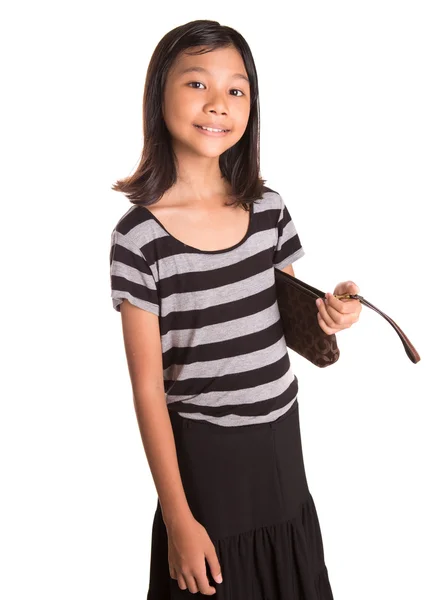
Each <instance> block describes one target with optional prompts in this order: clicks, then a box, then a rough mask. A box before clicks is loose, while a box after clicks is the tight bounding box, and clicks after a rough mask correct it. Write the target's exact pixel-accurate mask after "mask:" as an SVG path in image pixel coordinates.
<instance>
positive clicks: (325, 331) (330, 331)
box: [318, 313, 339, 335]
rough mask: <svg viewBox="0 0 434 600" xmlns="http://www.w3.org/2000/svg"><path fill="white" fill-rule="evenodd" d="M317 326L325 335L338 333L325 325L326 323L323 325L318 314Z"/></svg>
mask: <svg viewBox="0 0 434 600" xmlns="http://www.w3.org/2000/svg"><path fill="white" fill-rule="evenodd" d="M318 324H319V326H320V327H321V329H322V330H323V331H324V333H326V334H327V335H331V334H332V333H337V332H338V331H339V329H335V328H333V327H329V326H328V325H327V323H325V322H324V320H323V319H322V318H321V315H320V314H319V313H318Z"/></svg>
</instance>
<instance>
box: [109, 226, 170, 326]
mask: <svg viewBox="0 0 434 600" xmlns="http://www.w3.org/2000/svg"><path fill="white" fill-rule="evenodd" d="M110 280H111V297H112V303H113V308H114V309H115V310H117V311H118V312H120V310H121V308H120V305H121V304H122V301H123V300H124V299H127V300H128V301H129V302H130V303H131V304H134V305H135V306H138V307H139V308H142V309H143V310H147V311H149V312H152V313H154V314H155V315H159V314H160V302H159V297H158V289H157V284H156V281H155V278H154V276H153V274H152V271H151V269H150V267H149V264H148V262H147V261H146V259H145V257H144V256H143V254H142V252H141V250H140V248H138V247H137V246H136V245H135V244H134V242H132V241H131V240H130V239H129V238H128V237H127V236H124V235H122V234H121V233H119V232H118V231H116V229H114V230H113V231H112V234H111V246H110Z"/></svg>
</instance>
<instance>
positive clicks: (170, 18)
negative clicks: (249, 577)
mask: <svg viewBox="0 0 434 600" xmlns="http://www.w3.org/2000/svg"><path fill="white" fill-rule="evenodd" d="M431 9H432V5H431V3H429V2H421V1H417V0H412V1H411V2H410V1H407V2H400V1H395V2H391V1H390V2H386V1H384V0H375V2H374V1H371V0H365V2H352V1H348V0H347V1H345V2H344V1H340V2H337V1H329V2H289V3H288V2H285V3H282V4H281V5H280V4H279V3H277V2H266V3H263V4H262V5H257V6H256V8H255V7H254V6H253V5H251V4H250V3H249V4H247V3H246V4H245V5H239V4H236V3H234V2H232V1H226V0H222V1H221V2H219V3H218V5H215V9H214V10H213V9H212V7H211V6H210V5H208V6H207V5H206V4H205V3H200V2H187V3H185V2H181V3H178V2H177V3H173V4H171V3H170V2H164V3H163V2H161V3H154V2H152V3H151V2H133V1H128V0H124V2H122V3H121V2H107V1H106V2H104V3H103V2H95V1H94V2H89V1H87V2H74V3H72V2H70V3H64V2H56V3H55V2H33V3H30V2H27V3H26V2H17V3H14V4H13V5H11V7H10V8H9V11H8V13H7V14H4V15H3V17H4V18H2V21H3V24H2V36H1V40H2V41H1V45H2V48H1V49H2V71H3V75H2V81H3V84H4V85H3V92H2V97H1V102H2V110H1V131H2V134H1V146H2V160H1V165H2V204H1V209H0V210H1V213H2V227H1V233H2V235H1V250H2V276H1V282H2V290H1V303H2V311H1V314H2V335H1V338H2V351H3V360H2V363H3V367H4V369H3V373H2V376H1V387H2V390H1V415H0V417H1V419H0V444H1V448H0V450H1V473H0V476H1V485H2V490H3V491H2V493H1V523H0V525H1V535H0V540H1V541H0V544H1V546H0V549H1V554H2V556H1V562H0V564H1V571H2V577H1V579H0V595H1V597H2V598H5V600H16V599H20V600H21V599H23V600H24V599H26V600H27V599H28V598H44V600H54V599H55V600H58V599H60V598H61V599H62V600H70V599H71V600H72V599H74V600H77V599H78V598H80V600H91V599H92V600H95V599H99V598H101V599H104V600H110V599H116V600H119V599H121V598H122V599H124V598H125V599H126V598H128V600H136V599H137V600H139V599H143V598H145V597H146V596H145V594H146V592H147V584H148V577H149V556H150V535H151V525H152V519H153V515H154V510H155V507H156V502H157V495H156V490H155V487H154V483H153V480H152V476H151V474H150V470H149V467H148V464H147V460H146V456H145V453H144V450H143V447H142V444H141V440H140V435H139V429H138V426H137V422H136V417H135V414H134V408H133V401H132V392H131V387H130V381H129V377H128V371H127V364H126V358H125V354H124V348H123V340H122V333H121V320H120V315H119V313H116V312H115V311H114V309H113V308H112V302H111V298H110V281H109V244H110V234H111V231H112V229H113V227H114V226H115V224H116V222H117V221H118V219H119V218H120V217H121V216H122V215H123V213H124V212H126V210H128V208H129V206H130V204H129V201H128V199H127V198H126V197H124V196H123V195H121V194H119V193H116V192H113V191H111V189H110V188H111V185H112V184H113V183H114V182H115V180H117V179H119V178H121V177H124V176H126V175H128V174H129V173H131V172H132V171H133V169H134V168H135V166H136V164H137V163H138V159H139V155H140V151H141V145H142V115H141V108H142V94H143V86H144V81H145V75H146V69H147V65H148V62H149V59H150V57H151V54H152V52H153V50H154V48H155V46H156V44H157V43H158V41H159V40H160V38H161V37H162V36H163V35H164V34H165V33H166V32H167V31H169V30H170V29H172V28H173V27H176V26H178V25H181V24H183V23H186V22H187V21H190V20H194V19H199V18H201V19H203V18H209V19H215V20H218V21H219V22H220V23H221V24H224V25H229V26H231V27H234V28H235V29H237V30H238V31H240V33H242V34H243V36H244V37H245V38H246V40H247V42H248V43H249V44H250V46H251V49H252V52H253V55H254V57H255V61H256V66H257V70H258V75H259V86H260V109H261V174H262V176H263V177H264V178H265V179H266V180H267V185H269V186H270V187H272V188H273V189H276V190H277V191H279V192H280V193H281V195H282V196H283V198H284V200H285V202H286V204H287V206H288V208H289V210H290V213H291V215H292V217H293V219H294V222H295V224H296V227H297V229H298V232H299V235H300V239H301V241H302V244H303V246H304V248H305V251H306V255H305V256H304V257H303V258H302V259H300V260H299V261H297V262H296V263H295V265H294V270H295V275H296V276H297V277H299V278H300V279H303V280H305V281H307V282H309V283H311V284H312V285H314V286H316V287H318V288H320V289H322V290H323V291H330V292H332V291H333V289H334V286H335V285H336V284H337V283H338V282H339V281H345V280H347V279H351V280H353V281H355V282H356V283H357V285H358V286H359V288H360V293H361V294H362V295H364V296H365V297H366V298H367V299H368V300H369V301H370V302H372V303H373V304H374V305H375V306H377V307H379V308H380V309H381V310H383V311H384V312H386V313H387V314H388V315H389V316H390V317H391V318H393V319H394V320H395V321H396V322H397V323H398V325H399V326H400V327H401V328H402V329H403V330H404V332H405V333H406V334H407V336H408V337H409V338H410V340H411V341H412V342H413V344H414V345H415V347H416V349H417V350H418V351H419V353H420V355H421V361H420V362H419V363H418V364H417V365H415V364H413V363H412V362H411V361H410V360H409V359H408V357H407V355H406V354H405V351H404V347H403V345H402V343H401V341H400V339H399V337H398V335H397V334H396V333H395V331H394V330H393V329H392V327H391V326H390V324H388V323H387V322H386V321H385V320H384V319H383V318H382V317H381V316H380V315H378V314H377V313H375V312H374V311H372V310H370V309H368V308H366V307H364V308H363V310H362V315H361V317H360V321H359V322H358V323H356V324H355V325H354V326H353V327H352V328H351V329H349V330H345V331H342V332H341V333H339V334H338V343H339V346H340V349H341V357H340V359H339V361H338V362H337V363H336V364H335V365H333V366H332V367H331V368H328V369H319V368H317V367H315V366H313V365H312V364H311V363H309V362H308V361H306V360H305V359H303V358H302V357H300V356H298V355H296V354H295V353H292V352H290V358H291V360H292V364H293V368H294V371H295V373H296V374H297V376H298V379H299V386H300V389H299V403H300V423H301V429H302V440H303V449H304V458H305V466H306V472H307V477H308V481H309V487H310V490H311V492H312V495H313V497H314V499H315V503H316V507H317V511H318V515H319V519H320V523H321V529H322V534H323V542H324V549H325V558H326V564H327V567H328V570H329V577H330V582H331V585H332V588H333V593H334V596H335V600H349V599H351V600H365V599H366V598H369V600H384V599H385V598H393V599H394V600H408V599H409V598H430V597H431V598H432V597H433V596H432V594H433V587H432V586H433V582H432V561H433V552H432V548H433V535H434V528H433V517H432V514H433V513H432V507H433V505H434V498H433V493H432V487H431V486H432V483H433V481H432V472H433V442H432V430H433V400H434V394H433V384H432V379H431V378H429V376H428V375H429V370H430V368H431V367H432V361H433V358H434V357H433V346H432V340H431V338H432V335H433V327H432V301H433V285H432V263H433V225H432V216H431V215H432V204H433V200H434V194H433V192H434V182H433V164H434V163H433V159H434V145H433V139H434V118H433V115H434V111H433V106H434V87H433V56H434V54H433V53H434V44H433V35H432V32H433V26H434V22H433V15H432V13H431V12H430V10H431ZM431 370H432V368H431ZM237 600H241V599H237ZM246 600H248V599H246Z"/></svg>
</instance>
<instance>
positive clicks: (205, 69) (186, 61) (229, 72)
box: [163, 47, 250, 157]
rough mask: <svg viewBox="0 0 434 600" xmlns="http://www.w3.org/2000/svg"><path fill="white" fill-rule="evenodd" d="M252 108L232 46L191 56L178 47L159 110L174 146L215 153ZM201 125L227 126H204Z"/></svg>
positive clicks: (237, 132) (236, 134) (235, 136)
mask: <svg viewBox="0 0 434 600" xmlns="http://www.w3.org/2000/svg"><path fill="white" fill-rule="evenodd" d="M249 114H250V86H249V82H248V76H247V72H246V69H245V66H244V61H243V59H242V57H241V55H240V54H239V52H238V51H237V50H236V49H235V48H232V47H231V48H219V49H218V50H213V51H211V52H207V53H205V54H197V55H194V56H191V55H188V54H185V53H182V54H181V55H180V56H179V57H178V59H177V61H176V62H175V63H174V64H173V65H172V67H171V69H170V71H169V73H168V77H167V81H166V86H165V90H164V98H163V116H164V120H165V123H166V126H167V128H168V130H169V132H170V134H171V136H172V144H173V148H174V150H175V152H180V151H181V152H182V151H184V152H185V151H189V152H193V153H196V154H197V155H199V156H206V157H217V156H220V154H223V152H225V151H226V150H227V149H228V148H230V147H231V146H233V145H235V144H236V143H237V142H238V140H239V139H240V138H241V137H242V135H243V134H244V132H245V130H246V127H247V123H248V120H249ZM199 126H209V127H211V128H214V129H225V130H229V131H227V132H224V133H214V132H209V131H204V130H202V129H200V128H199Z"/></svg>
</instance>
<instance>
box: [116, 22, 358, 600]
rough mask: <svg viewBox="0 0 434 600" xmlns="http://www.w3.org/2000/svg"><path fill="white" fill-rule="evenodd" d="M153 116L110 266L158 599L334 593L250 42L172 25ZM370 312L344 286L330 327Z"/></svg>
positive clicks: (278, 203)
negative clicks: (287, 331)
mask: <svg viewBox="0 0 434 600" xmlns="http://www.w3.org/2000/svg"><path fill="white" fill-rule="evenodd" d="M143 121H144V149H143V154H142V158H141V161H140V164H139V166H138V168H137V170H136V171H135V173H134V174H133V175H132V176H130V177H128V178H127V179H125V180H123V181H119V182H117V184H116V185H115V186H114V187H113V189H114V190H116V191H121V192H123V193H125V194H126V195H127V196H128V198H129V199H130V201H131V202H132V204H133V206H131V207H130V208H129V210H128V211H127V212H126V213H125V214H124V215H123V216H122V217H121V218H120V220H119V221H118V223H117V225H116V227H115V228H114V230H113V232H112V237H111V251H110V271H111V290H112V291H111V296H112V299H113V306H114V308H115V309H116V310H117V311H119V312H120V313H121V316H122V328H123V336H124V342H125V351H126V357H127V362H128V368H129V373H130V377H131V383H132V388H133V397H134V404H135V409H136V414H137V419H138V424H139V427H140V433H141V436H142V440H143V445H144V448H145V452H146V455H147V459H148V462H149V465H150V469H151V472H152V476H153V479H154V482H155V485H156V488H157V493H158V502H157V507H156V511H155V515H154V521H153V528H152V545H151V563H150V581H149V590H148V595H147V598H148V600H176V599H177V598H186V597H190V595H191V594H197V595H196V596H195V597H201V596H202V595H204V596H208V595H212V594H216V597H217V598H220V599H221V600H302V599H303V600H331V599H332V591H331V587H330V583H329V579H328V572H327V568H326V565H325V562H324V553H323V545H322V539H321V531H320V526H319V522H318V517H317V513H316V509H315V504H314V501H313V498H312V496H311V494H310V491H309V488H308V484H307V481H306V474H305V470H304V464H303V455H302V446H301V440H300V428H299V414H298V410H299V409H298V399H297V392H298V380H297V377H296V376H295V375H294V373H293V371H292V368H291V364H290V359H289V356H288V352H287V347H286V345H285V339H284V336H283V330H282V325H281V321H280V314H279V310H278V305H277V302H276V295H275V287H274V281H275V280H274V268H275V267H277V268H279V269H282V270H285V271H286V272H288V273H290V274H294V271H293V269H292V266H291V264H292V263H293V262H294V261H296V260H297V259H299V258H300V257H302V256H303V255H304V250H303V248H302V246H301V243H300V238H299V236H298V234H297V231H296V229H295V226H294V221H293V220H292V219H291V216H290V214H289V212H288V209H287V207H286V205H285V204H284V202H283V200H282V197H281V196H280V195H279V193H277V192H276V191H274V190H272V189H270V188H269V187H266V186H265V185H264V182H265V180H263V179H262V178H261V177H260V175H259V148H258V142H259V95H258V81H257V74H256V69H255V64H254V61H253V57H252V54H251V51H250V48H249V46H248V44H247V43H246V41H245V39H244V38H243V37H242V36H241V35H240V34H239V33H238V32H237V31H235V30H234V29H231V28H230V27H224V26H221V25H220V24H219V23H217V22H215V21H206V20H199V21H193V22H190V23H187V24H185V25H183V26H180V27H177V28H175V29H174V30H172V31H170V32H169V33H168V34H166V35H165V36H164V37H163V39H162V40H161V41H160V42H159V44H158V45H157V47H156V49H155V51H154V53H153V55H152V58H151V61H150V64H149V67H148V72H147V77H146V84H145V91H144V103H143ZM358 291H359V289H358V287H357V286H356V285H355V284H354V283H353V282H344V283H342V284H339V285H338V286H337V287H336V288H335V293H336V294H344V293H358ZM125 300H127V301H125ZM360 309H361V304H360V302H359V301H357V300H346V301H341V300H339V299H337V298H335V297H334V296H333V295H331V296H330V298H329V300H328V302H327V303H326V304H322V305H321V306H319V308H318V323H319V326H320V327H322V329H323V330H324V331H325V332H326V333H335V332H337V331H339V330H341V329H343V328H347V327H349V326H350V325H351V324H352V323H354V322H355V321H357V320H358V316H359V312H360Z"/></svg>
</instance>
